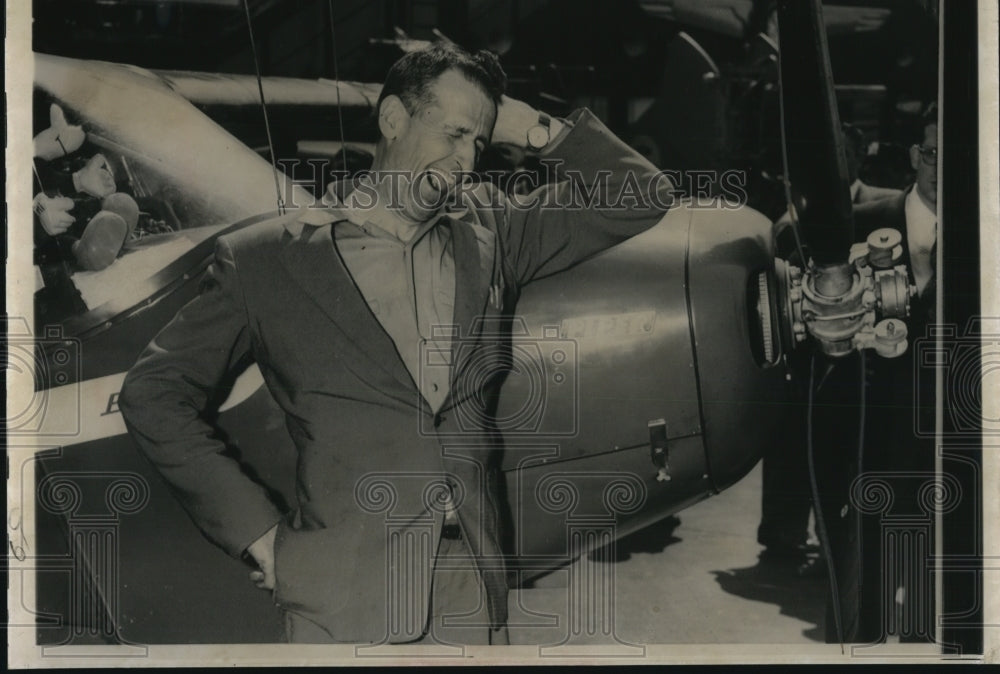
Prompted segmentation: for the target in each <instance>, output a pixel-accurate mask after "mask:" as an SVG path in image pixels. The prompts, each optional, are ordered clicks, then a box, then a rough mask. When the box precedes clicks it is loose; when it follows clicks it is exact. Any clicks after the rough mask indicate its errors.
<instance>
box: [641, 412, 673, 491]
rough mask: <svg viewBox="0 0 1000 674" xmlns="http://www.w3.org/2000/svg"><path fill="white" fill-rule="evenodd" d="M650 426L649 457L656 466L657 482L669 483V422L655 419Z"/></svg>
mask: <svg viewBox="0 0 1000 674" xmlns="http://www.w3.org/2000/svg"><path fill="white" fill-rule="evenodd" d="M647 426H649V457H650V458H651V459H652V460H653V465H654V466H656V481H657V482H669V481H670V473H668V472H667V471H668V470H669V469H670V466H669V464H668V463H667V459H668V458H669V457H668V456H667V422H666V420H665V419H653V420H652V421H650V422H649V423H648V424H647Z"/></svg>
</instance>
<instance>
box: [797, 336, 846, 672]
mask: <svg viewBox="0 0 1000 674" xmlns="http://www.w3.org/2000/svg"><path fill="white" fill-rule="evenodd" d="M815 378H816V355H815V354H813V356H812V357H811V358H810V359H809V404H808V407H807V408H806V457H807V458H808V460H809V487H810V489H811V490H812V498H813V510H814V512H815V516H816V517H815V519H816V535H817V536H818V537H819V542H820V545H821V546H822V548H823V556H824V557H826V571H827V575H828V577H829V580H830V593H831V594H832V595H833V622H834V625H835V627H836V629H837V640H838V641H839V642H840V652H841V653H843V652H844V627H843V624H842V622H841V617H840V590H839V588H838V586H837V573H836V570H835V569H834V563H833V562H834V560H833V554H832V552H833V550H832V548H831V547H830V537H829V536H828V534H827V531H826V522H825V521H824V520H823V507H822V505H821V504H820V500H819V485H818V484H817V482H816V463H815V459H814V457H813V423H812V422H813V384H814V383H815Z"/></svg>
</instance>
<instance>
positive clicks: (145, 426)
mask: <svg viewBox="0 0 1000 674" xmlns="http://www.w3.org/2000/svg"><path fill="white" fill-rule="evenodd" d="M247 326H248V323H247V316H246V312H245V308H244V303H243V299H242V294H241V291H240V286H239V281H238V274H237V271H236V267H235V264H234V261H233V255H232V251H231V250H230V249H229V246H228V245H227V244H226V243H225V242H224V241H223V240H220V241H218V242H217V243H216V249H215V261H214V263H213V264H212V266H211V267H210V268H209V271H208V274H207V275H206V278H205V281H204V284H203V286H202V292H201V294H200V295H199V296H198V297H196V298H195V299H194V300H192V301H191V302H190V303H188V304H187V305H186V306H185V307H184V308H183V309H181V310H180V311H179V312H178V314H177V316H176V317H175V318H174V319H173V320H172V321H171V322H170V323H169V324H167V326H166V327H165V328H163V330H162V331H161V332H160V333H159V334H158V335H157V336H156V337H155V338H154V339H153V341H152V342H150V344H149V346H147V347H146V350H145V351H144V352H143V353H142V355H140V357H139V360H138V361H137V362H136V364H135V365H134V366H133V367H132V369H131V370H130V371H129V373H128V375H127V376H126V378H125V383H124V386H123V387H122V392H121V395H120V398H119V407H120V409H121V412H122V416H123V417H124V419H125V424H126V426H127V428H128V430H129V432H130V433H131V435H132V438H133V439H134V440H135V442H136V444H137V445H138V446H139V449H140V451H141V452H142V453H143V454H145V456H146V457H147V458H148V459H149V460H150V461H151V462H152V464H153V465H154V466H155V468H156V469H157V470H158V471H159V473H160V474H161V475H162V476H163V478H164V479H165V480H166V482H167V483H168V484H169V485H170V487H171V488H172V490H173V492H174V494H175V496H176V497H177V498H178V500H179V501H180V502H181V504H182V505H183V506H184V508H185V509H186V510H187V512H188V513H189V514H190V516H191V518H192V519H193V520H194V521H195V523H196V524H197V525H198V526H199V527H200V528H201V530H202V531H203V532H204V533H205V535H206V536H207V537H208V538H209V539H210V540H212V541H213V542H215V543H216V544H217V545H219V546H220V547H222V548H223V549H224V550H226V552H228V553H229V554H231V555H233V556H234V557H236V556H239V555H241V554H242V553H243V551H244V550H245V549H246V548H247V546H249V545H250V544H251V543H252V542H254V541H255V540H257V539H258V538H259V537H260V536H261V535H263V534H264V533H265V532H266V531H267V530H268V529H270V528H271V527H272V526H273V525H274V524H276V523H277V522H278V521H279V520H280V519H281V513H280V511H279V510H278V508H277V507H276V506H275V504H274V503H273V502H272V501H271V500H270V499H269V498H268V496H267V494H266V491H265V489H264V488H263V487H262V486H261V485H259V484H257V483H255V482H254V481H252V480H251V479H250V478H249V477H248V476H247V475H246V473H244V472H243V470H242V469H241V467H240V465H239V463H238V461H237V460H236V459H234V458H233V457H231V456H228V455H226V453H225V450H226V445H225V443H224V442H223V441H222V440H221V439H219V436H218V434H217V433H216V430H215V428H214V427H213V425H212V424H211V423H210V422H209V421H208V419H207V417H206V414H207V412H208V411H210V408H212V407H213V406H214V405H216V404H218V403H220V402H221V401H220V400H218V398H219V397H220V395H221V393H223V390H222V383H223V382H224V381H225V380H226V379H227V378H228V377H229V376H230V374H231V373H232V371H233V370H234V368H236V367H237V366H238V365H240V364H242V363H246V362H248V361H249V359H250V336H249V329H248V327H247Z"/></svg>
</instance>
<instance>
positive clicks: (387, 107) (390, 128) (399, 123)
mask: <svg viewBox="0 0 1000 674" xmlns="http://www.w3.org/2000/svg"><path fill="white" fill-rule="evenodd" d="M409 123H410V113H409V112H407V110H406V106H405V105H403V101H402V99H401V98H400V97H399V96H396V95H395V94H393V95H390V96H386V97H385V98H384V99H383V100H382V105H381V106H380V107H379V110H378V128H379V131H381V132H382V137H383V138H385V139H386V140H388V141H393V140H396V138H398V137H399V136H400V135H401V134H402V133H403V132H404V131H405V130H406V127H407V125H408V124H409Z"/></svg>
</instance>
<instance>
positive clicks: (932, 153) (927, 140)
mask: <svg viewBox="0 0 1000 674" xmlns="http://www.w3.org/2000/svg"><path fill="white" fill-rule="evenodd" d="M937 146H938V145H937V124H928V125H927V127H925V129H924V142H923V144H922V145H914V146H913V147H911V148H910V166H912V167H913V170H915V171H916V172H917V181H916V184H917V194H918V195H919V196H920V198H921V199H923V201H924V203H925V204H927V205H928V206H930V207H931V208H935V207H936V206H937Z"/></svg>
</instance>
